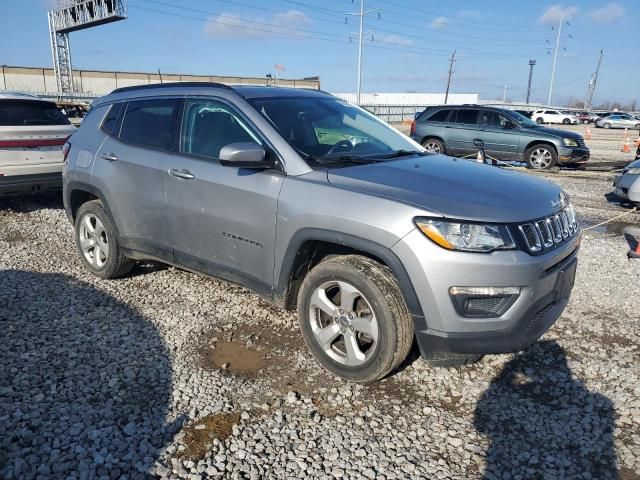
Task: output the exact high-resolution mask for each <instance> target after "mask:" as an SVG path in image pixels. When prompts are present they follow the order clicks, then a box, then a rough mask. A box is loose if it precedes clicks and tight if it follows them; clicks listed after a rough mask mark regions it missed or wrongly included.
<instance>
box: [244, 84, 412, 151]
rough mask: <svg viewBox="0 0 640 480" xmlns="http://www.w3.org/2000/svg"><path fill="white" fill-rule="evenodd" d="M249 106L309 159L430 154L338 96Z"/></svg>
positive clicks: (256, 101) (259, 102)
mask: <svg viewBox="0 0 640 480" xmlns="http://www.w3.org/2000/svg"><path fill="white" fill-rule="evenodd" d="M249 102H250V103H251V104H252V105H253V106H254V108H256V110H258V111H259V112H260V113H261V114H262V115H264V116H265V117H266V118H267V119H268V120H269V121H270V122H271V123H273V125H275V127H276V128H277V129H278V130H279V131H280V133H281V134H282V136H283V137H284V138H285V139H286V140H287V141H288V142H289V144H290V145H291V146H293V148H295V149H296V150H297V151H298V152H300V153H302V154H303V155H304V156H305V157H306V158H308V159H320V160H354V159H376V160H384V159H387V158H392V157H397V156H401V155H411V154H414V153H415V154H424V152H425V150H424V148H422V147H421V146H420V145H419V144H417V143H415V142H414V141H413V140H411V139H410V138H408V137H406V136H404V135H402V134H401V133H399V132H397V131H396V130H394V129H392V128H391V127H389V126H388V125H387V124H386V123H384V122H382V121H380V120H378V119H377V118H376V117H375V116H373V115H372V114H370V113H369V112H367V111H366V110H363V109H362V108H359V107H356V106H355V105H351V104H350V103H348V102H345V101H342V100H340V99H338V98H335V97H330V96H327V97H326V98H324V97H323V98H318V97H281V98H256V99H253V100H249Z"/></svg>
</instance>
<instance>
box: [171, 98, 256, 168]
mask: <svg viewBox="0 0 640 480" xmlns="http://www.w3.org/2000/svg"><path fill="white" fill-rule="evenodd" d="M237 142H254V143H260V142H259V141H258V138H257V137H256V135H254V134H253V133H252V132H251V130H250V129H249V128H248V127H247V125H246V123H245V122H244V121H243V120H242V119H241V118H240V117H239V116H238V115H237V114H236V113H235V112H234V111H233V109H231V108H230V107H229V106H227V105H226V104H224V103H222V102H216V101H214V100H187V102H186V103H185V107H184V118H183V121H182V134H181V141H180V151H181V152H183V153H189V154H192V155H199V156H203V157H210V158H219V157H220V150H221V149H222V147H224V146H225V145H229V144H230V143H237Z"/></svg>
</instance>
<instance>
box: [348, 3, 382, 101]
mask: <svg viewBox="0 0 640 480" xmlns="http://www.w3.org/2000/svg"><path fill="white" fill-rule="evenodd" d="M378 11H379V9H378V8H374V9H372V10H369V11H367V12H365V10H364V0H360V13H347V15H356V16H358V17H360V30H359V32H358V33H354V32H351V34H352V35H356V36H357V37H358V82H357V88H356V104H358V105H360V91H361V89H362V41H363V39H364V36H365V35H366V34H367V33H370V31H367V32H365V31H364V18H365V17H366V16H367V15H369V14H370V13H374V12H378ZM378 15H380V14H378ZM345 21H346V19H345Z"/></svg>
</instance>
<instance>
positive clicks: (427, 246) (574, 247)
mask: <svg viewBox="0 0 640 480" xmlns="http://www.w3.org/2000/svg"><path fill="white" fill-rule="evenodd" d="M579 244H580V236H579V235H577V236H576V237H575V238H574V239H572V240H571V241H569V242H567V243H566V244H564V245H561V246H560V247H558V248H557V249H555V250H553V251H551V252H549V253H547V254H544V255H539V256H532V255H529V254H527V253H525V252H523V251H519V250H509V251H499V252H493V253H491V254H474V253H464V252H451V251H448V250H444V249H442V248H440V247H438V246H437V245H435V244H433V243H432V242H431V241H429V240H428V239H427V238H425V237H424V235H423V234H422V233H421V232H419V231H413V232H412V233H410V234H409V235H407V236H406V237H405V238H403V239H402V240H401V241H400V242H398V243H397V244H396V245H395V246H394V248H393V250H394V253H396V255H397V256H398V257H399V258H400V260H401V261H402V263H403V264H404V265H405V268H406V269H407V272H408V274H409V277H410V278H411V281H412V283H413V287H414V289H415V291H416V293H417V296H418V300H419V303H420V306H421V307H422V311H423V313H424V318H414V329H415V334H416V338H417V341H418V345H419V347H420V351H421V353H422V356H423V357H424V358H427V359H438V358H439V357H440V356H441V353H442V352H451V353H461V354H467V353H468V354H489V353H507V352H514V351H519V350H522V349H523V348H525V347H527V346H528V345H531V344H532V343H534V342H535V341H536V340H537V339H538V338H540V337H541V336H542V335H543V334H544V333H545V332H546V331H547V330H548V329H549V328H550V327H551V325H553V324H554V323H555V321H556V320H557V319H558V318H559V316H560V315H561V313H562V312H563V310H564V308H565V307H566V305H567V302H568V299H569V295H570V292H571V289H572V288H573V276H574V274H575V268H576V265H577V253H578V249H579ZM455 286H473V287H520V289H521V293H520V296H519V297H518V299H517V300H516V301H515V302H514V303H513V305H511V307H510V308H509V309H508V310H507V311H506V312H505V313H504V314H503V315H501V316H499V317H494V318H467V317H462V316H461V315H459V313H458V312H457V311H456V309H455V306H454V304H453V301H452V299H451V297H450V294H449V289H450V288H451V287H455Z"/></svg>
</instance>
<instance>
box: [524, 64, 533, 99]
mask: <svg viewBox="0 0 640 480" xmlns="http://www.w3.org/2000/svg"><path fill="white" fill-rule="evenodd" d="M535 64H536V61H535V60H529V84H528V85H527V101H526V102H525V103H526V104H527V105H529V98H530V97H531V79H532V78H533V66H534V65H535Z"/></svg>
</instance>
